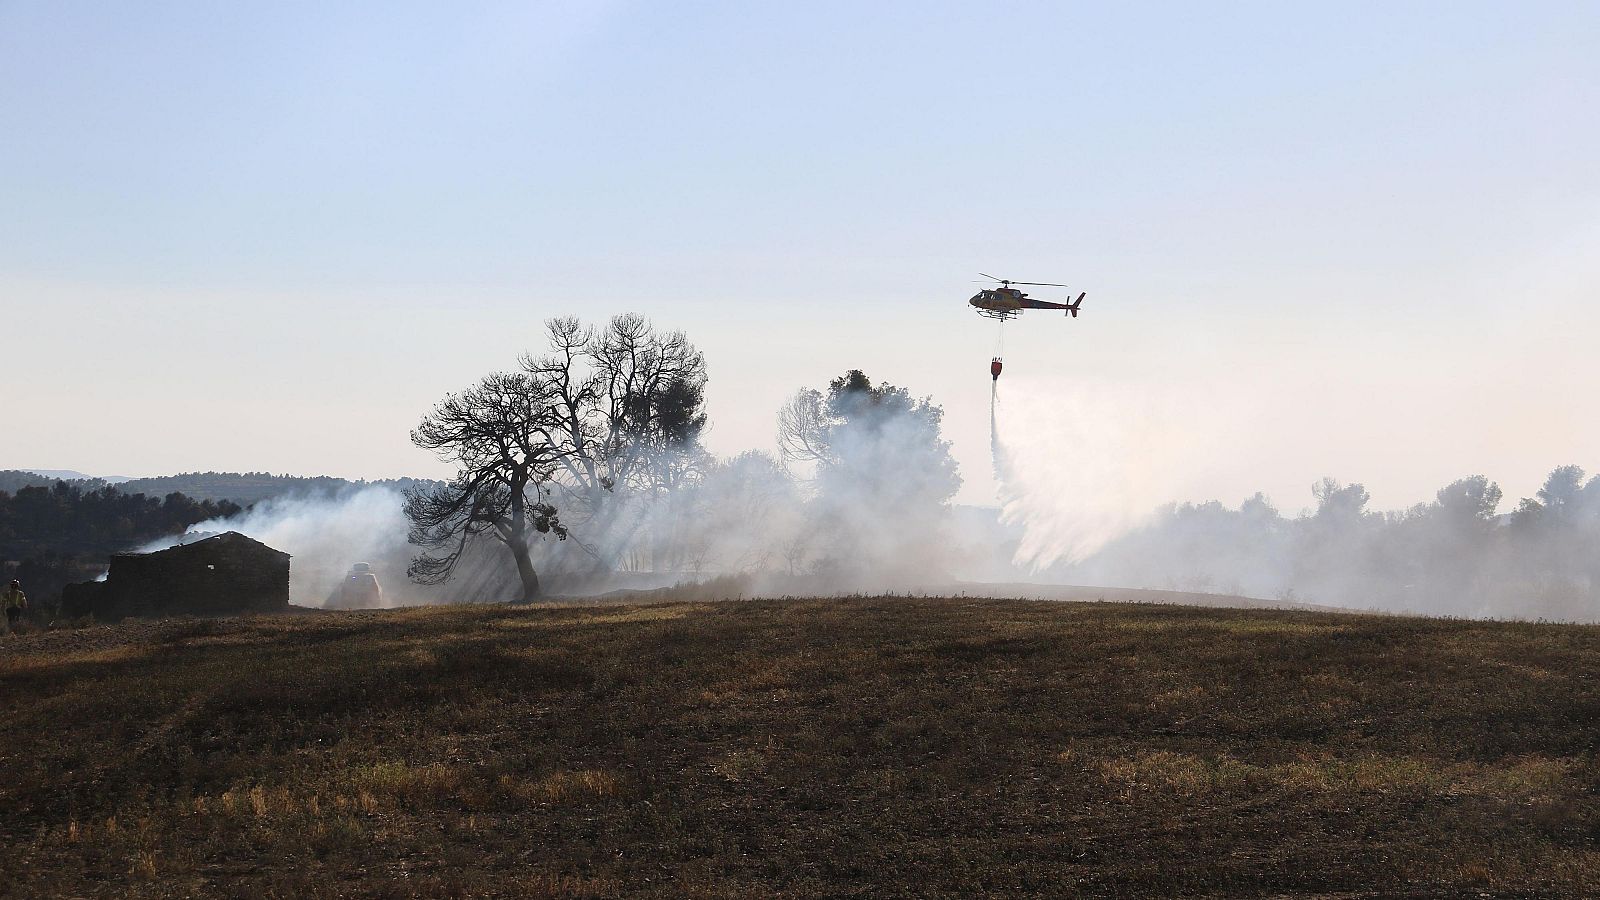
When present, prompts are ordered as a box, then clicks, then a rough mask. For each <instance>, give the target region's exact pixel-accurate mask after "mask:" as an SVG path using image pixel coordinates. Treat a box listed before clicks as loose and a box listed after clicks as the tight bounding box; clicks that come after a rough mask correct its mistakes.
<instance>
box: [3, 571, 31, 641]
mask: <svg viewBox="0 0 1600 900" xmlns="http://www.w3.org/2000/svg"><path fill="white" fill-rule="evenodd" d="M0 604H4V605H5V608H6V628H7V629H8V630H11V631H16V630H17V621H18V620H19V619H21V618H22V611H23V610H25V609H27V608H28V595H27V594H24V593H23V592H22V585H21V584H19V583H18V582H16V581H15V580H13V581H12V582H11V585H10V586H9V587H7V588H6V589H5V590H4V591H3V592H0Z"/></svg>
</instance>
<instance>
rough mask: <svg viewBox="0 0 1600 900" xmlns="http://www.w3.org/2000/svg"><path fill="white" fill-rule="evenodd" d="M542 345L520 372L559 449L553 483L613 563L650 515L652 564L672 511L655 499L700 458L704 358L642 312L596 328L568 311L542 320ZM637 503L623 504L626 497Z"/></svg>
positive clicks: (690, 472) (606, 561) (686, 476)
mask: <svg viewBox="0 0 1600 900" xmlns="http://www.w3.org/2000/svg"><path fill="white" fill-rule="evenodd" d="M545 327H546V331H547V333H548V335H549V346H550V349H549V352H548V353H547V354H546V355H544V356H538V357H535V356H532V355H531V354H525V355H524V356H523V358H522V368H523V371H524V372H525V373H526V374H528V375H529V376H530V377H532V378H533V379H535V380H536V381H537V382H538V383H539V384H540V385H542V386H543V387H544V389H545V391H546V392H547V394H548V395H549V397H550V400H551V404H552V408H553V415H552V416H551V420H550V421H551V425H550V431H549V433H548V438H549V440H550V441H551V443H552V444H554V445H556V446H558V447H560V448H562V451H563V452H562V453H561V454H560V457H559V471H558V472H557V473H556V478H555V481H556V483H557V484H558V490H559V491H561V492H562V494H563V496H564V497H565V498H566V499H567V500H568V507H569V508H573V509H574V511H575V512H576V513H577V515H578V518H577V519H574V521H575V522H579V523H581V526H582V528H583V529H584V533H585V535H586V536H587V538H588V539H587V540H586V542H585V544H584V545H585V546H586V547H593V548H597V549H596V557H597V558H596V563H597V565H598V566H600V567H602V568H607V567H610V566H612V565H614V564H615V562H616V561H617V559H619V558H620V557H621V555H622V554H623V553H624V551H625V550H626V549H627V546H628V545H629V544H630V543H631V542H632V541H633V539H634V537H635V534H636V532H637V530H638V529H639V528H640V527H641V526H642V525H643V524H645V523H646V522H647V521H650V522H655V523H656V525H657V531H658V533H657V534H656V535H655V540H654V541H653V544H654V547H655V549H653V550H652V552H651V556H652V558H654V559H655V560H656V561H657V562H658V563H659V560H660V555H661V553H660V547H661V544H662V541H663V537H664V534H663V533H670V532H671V531H672V530H673V528H672V523H671V516H670V514H668V515H663V514H661V510H659V509H657V508H656V507H658V506H659V505H661V504H662V503H663V502H665V501H666V500H667V499H668V498H670V497H672V496H674V495H675V493H676V492H677V491H678V490H679V489H680V488H682V487H683V486H684V485H685V484H686V483H687V482H688V481H690V480H691V479H693V478H694V477H695V476H696V474H697V471H698V467H699V466H700V464H701V461H702V459H703V457H704V453H703V451H702V450H701V449H700V443H699V441H700V433H701V431H703V430H704V428H705V424H706V415H705V412H704V405H705V385H706V365H705V357H704V356H703V355H702V354H701V353H700V351H699V350H698V349H696V348H695V346H694V345H693V344H692V343H690V341H689V340H688V338H687V337H685V336H684V334H683V332H681V331H673V332H660V331H657V330H655V328H654V327H653V326H651V324H650V323H649V322H648V321H647V320H646V319H644V318H643V317H641V316H638V315H633V314H627V315H620V316H616V317H614V318H612V319H611V320H610V321H609V322H608V323H607V324H606V325H605V327H604V328H600V329H595V328H592V327H588V326H585V325H583V324H582V323H580V322H579V321H578V320H577V319H575V318H571V317H568V318H560V319H551V320H550V321H548V322H546V323H545ZM629 500H634V501H642V502H634V503H629V502H627V501H629Z"/></svg>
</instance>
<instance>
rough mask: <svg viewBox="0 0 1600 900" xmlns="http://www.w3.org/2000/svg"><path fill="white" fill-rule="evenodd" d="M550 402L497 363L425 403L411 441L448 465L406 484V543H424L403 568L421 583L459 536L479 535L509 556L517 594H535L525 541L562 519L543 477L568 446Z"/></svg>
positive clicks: (526, 378) (438, 574) (461, 542)
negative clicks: (438, 482) (467, 384)
mask: <svg viewBox="0 0 1600 900" xmlns="http://www.w3.org/2000/svg"><path fill="white" fill-rule="evenodd" d="M557 412H558V404H557V403H556V402H555V398H554V397H553V396H552V394H551V393H550V390H549V385H548V384H547V383H545V382H543V381H541V380H540V379H537V378H534V377H532V376H531V375H529V374H527V373H522V372H516V373H509V374H505V373H501V374H494V375H490V376H488V377H486V378H484V379H483V380H482V381H481V382H479V383H478V384H477V385H475V386H473V387H472V388H469V389H468V390H465V391H462V392H460V393H457V394H451V395H450V396H448V397H446V398H445V399H444V400H442V401H440V402H439V404H438V405H436V406H435V407H434V408H433V411H432V412H430V413H429V414H428V415H427V416H426V417H425V418H424V419H423V420H422V423H421V424H420V425H418V426H417V428H416V429H415V430H414V431H412V432H411V441H412V443H414V444H416V445H417V446H418V447H421V448H423V449H425V450H431V451H433V452H434V453H436V454H438V455H439V457H440V458H441V459H443V460H445V461H447V462H453V463H455V464H456V466H457V472H456V476H455V478H454V479H452V480H451V481H450V482H449V483H448V484H445V485H443V486H435V487H431V488H425V489H424V488H413V489H412V490H410V491H408V492H407V493H406V500H405V514H406V518H407V519H408V520H409V522H410V525H411V529H410V534H409V538H410V540H411V543H413V544H416V545H419V546H421V547H424V548H426V549H425V550H424V552H423V553H422V554H421V555H419V556H418V557H417V558H416V559H415V560H413V562H412V564H411V567H410V569H409V571H408V573H407V574H409V575H410V576H411V577H412V578H413V579H414V580H416V581H418V582H420V583H423V584H440V583H442V582H444V581H446V580H448V579H449V577H450V575H451V573H452V572H453V571H454V570H455V567H456V564H457V563H458V562H459V561H460V560H461V555H462V552H463V551H464V550H465V549H466V547H467V542H468V541H469V540H471V539H472V538H473V537H474V536H476V535H488V536H490V537H491V538H493V539H494V540H497V541H499V542H500V543H501V544H503V545H505V547H506V549H507V551H509V552H510V554H511V556H512V558H513V559H514V560H515V561H516V566H517V575H518V577H519V578H520V579H521V582H522V599H523V601H525V602H526V601H529V600H532V599H534V598H535V597H538V596H539V575H538V573H537V572H536V571H535V570H534V566H533V558H532V553H531V546H532V543H533V542H534V541H535V540H537V539H538V538H539V537H540V536H542V535H548V534H553V535H555V536H556V537H557V538H558V539H561V540H565V539H566V537H567V529H566V526H564V525H563V524H562V523H561V521H560V518H559V517H558V515H557V512H556V508H555V506H554V505H553V504H552V503H551V502H550V481H551V479H552V477H553V476H554V475H555V473H556V471H557V470H558V469H559V468H560V467H561V466H563V465H564V464H566V462H567V460H568V459H569V458H570V457H571V456H572V455H573V453H574V451H573V449H572V448H571V447H570V446H568V445H564V444H562V443H560V442H558V441H555V440H552V435H553V434H556V433H559V429H558V428H557V427H556V426H555V423H554V420H553V417H554V416H555V415H556V414H557Z"/></svg>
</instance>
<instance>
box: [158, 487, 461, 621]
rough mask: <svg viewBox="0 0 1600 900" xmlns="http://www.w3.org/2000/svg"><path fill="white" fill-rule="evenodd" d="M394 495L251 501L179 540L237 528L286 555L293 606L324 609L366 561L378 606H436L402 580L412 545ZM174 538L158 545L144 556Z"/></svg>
mask: <svg viewBox="0 0 1600 900" xmlns="http://www.w3.org/2000/svg"><path fill="white" fill-rule="evenodd" d="M400 502H401V495H400V492H399V491H398V490H396V489H395V488H392V487H385V486H363V487H356V488H350V489H348V490H343V491H339V492H337V493H334V494H314V495H288V496H283V497H274V498H272V499H269V500H265V501H262V502H261V503H257V504H255V505H254V506H251V507H250V508H249V509H247V510H245V511H244V512H242V513H239V514H238V515H236V516H230V517H227V518H221V519H212V520H210V521H206V522H201V523H199V524H197V525H194V526H193V527H191V528H190V529H189V534H188V536H186V539H193V538H194V537H197V536H203V535H208V534H219V533H221V532H225V531H237V532H239V533H240V534H243V535H245V536H247V537H251V538H254V539H255V540H258V541H260V542H262V543H263V544H266V545H267V546H269V547H272V548H274V549H277V550H282V551H283V552H285V553H288V554H289V555H290V556H291V557H292V559H291V560H290V563H289V599H290V602H292V603H295V604H297V605H300V606H312V607H320V606H324V605H326V604H327V602H328V600H329V598H330V596H332V594H333V593H334V591H335V590H336V589H337V588H338V587H339V585H340V583H341V582H342V581H343V579H344V576H345V573H347V572H348V571H349V569H350V567H351V566H352V565H354V564H355V563H358V562H365V563H370V564H371V565H372V568H373V571H374V572H375V573H376V574H377V576H378V581H379V583H380V584H381V585H382V587H383V591H384V605H385V606H403V605H412V604H418V603H428V602H437V600H436V598H435V597H434V593H435V592H432V591H430V590H429V589H426V588H422V587H420V586H418V585H414V584H411V583H410V582H408V580H407V579H406V565H407V564H408V562H409V560H410V555H411V549H412V548H411V547H410V546H409V545H408V544H407V543H406V520H405V516H404V515H403V514H402V513H401V511H400ZM183 542H185V541H184V540H179V541H176V542H174V541H158V542H155V543H154V544H151V545H149V546H147V547H144V548H142V549H143V550H144V551H146V552H148V551H152V550H161V549H164V548H166V547H169V546H172V545H173V544H174V543H183Z"/></svg>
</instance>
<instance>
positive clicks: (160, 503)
mask: <svg viewBox="0 0 1600 900" xmlns="http://www.w3.org/2000/svg"><path fill="white" fill-rule="evenodd" d="M240 511H241V507H240V506H239V505H238V504H236V503H232V502H229V501H226V500H224V501H220V502H213V501H210V500H194V499H192V498H190V497H186V496H184V495H183V494H178V493H172V494H168V495H166V496H165V497H147V496H145V495H143V494H138V493H126V492H124V491H121V490H118V489H117V488H113V487H107V486H100V487H95V488H89V489H85V488H83V487H79V486H78V485H75V484H67V483H66V482H56V483H55V484H53V485H51V486H49V487H38V486H35V487H23V488H20V489H18V490H16V491H15V492H4V491H0V564H3V565H4V567H5V570H6V571H5V572H4V573H3V574H4V575H5V577H6V578H7V579H10V578H16V579H18V580H20V581H22V582H23V583H24V585H25V587H26V588H27V589H28V591H29V593H30V594H32V595H33V596H34V597H36V598H38V599H40V600H44V601H48V600H52V599H53V598H54V597H55V596H56V595H58V594H59V592H60V590H61V586H62V585H63V584H67V583H70V582H72V581H77V580H82V579H83V578H88V577H93V576H94V575H95V574H97V573H98V572H100V571H103V570H104V568H105V565H106V559H107V557H108V556H110V555H111V554H112V553H116V552H119V551H123V550H132V549H136V548H138V547H140V546H142V545H144V544H148V543H150V542H151V541H154V540H157V539H159V538H164V537H173V536H176V535H180V534H182V533H183V532H184V531H185V530H187V529H188V528H189V526H191V525H194V524H196V523H199V522H204V521H206V520H208V519H214V518H219V517H224V516H231V515H234V514H236V513H238V512H240Z"/></svg>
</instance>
